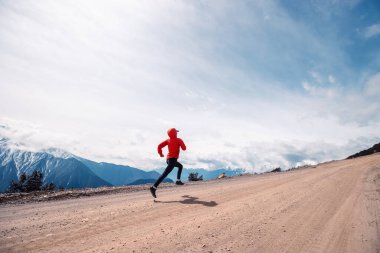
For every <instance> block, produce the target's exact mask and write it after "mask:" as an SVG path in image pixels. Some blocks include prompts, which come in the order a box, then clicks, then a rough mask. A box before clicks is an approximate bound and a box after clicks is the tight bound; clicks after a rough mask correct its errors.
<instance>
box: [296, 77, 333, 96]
mask: <svg viewBox="0 0 380 253" xmlns="http://www.w3.org/2000/svg"><path fill="white" fill-rule="evenodd" d="M302 86H303V88H304V89H305V90H306V91H307V92H309V93H310V94H311V95H314V96H323V97H327V98H333V97H335V96H336V94H337V91H336V90H335V89H334V88H325V87H321V86H317V85H313V84H311V83H309V82H306V81H304V82H302Z"/></svg>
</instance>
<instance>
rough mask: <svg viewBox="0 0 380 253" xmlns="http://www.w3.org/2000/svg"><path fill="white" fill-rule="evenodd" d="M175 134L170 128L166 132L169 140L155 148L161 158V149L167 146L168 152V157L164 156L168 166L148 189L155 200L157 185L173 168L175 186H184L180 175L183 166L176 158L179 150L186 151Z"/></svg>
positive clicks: (181, 141)
mask: <svg viewBox="0 0 380 253" xmlns="http://www.w3.org/2000/svg"><path fill="white" fill-rule="evenodd" d="M177 132H179V131H178V130H177V129H175V128H170V129H169V130H168V135H169V139H167V140H165V141H163V142H161V143H160V144H159V145H158V147H157V151H158V154H159V155H160V156H161V157H164V154H163V153H162V148H164V147H165V146H168V149H169V152H168V155H167V156H166V163H167V164H168V166H167V167H166V169H165V171H164V172H163V173H162V175H161V176H160V177H159V178H158V179H157V181H156V183H154V185H153V186H152V187H150V193H152V196H153V197H154V198H157V196H156V190H157V187H158V185H159V184H160V183H161V182H162V180H164V179H165V178H166V177H167V176H168V175H169V173H170V172H172V170H173V169H174V167H177V168H178V172H177V181H176V182H175V183H176V185H183V184H184V183H182V182H181V173H182V168H183V166H182V164H180V163H179V162H178V157H179V152H180V148H181V149H182V150H186V146H185V143H184V142H183V140H181V139H180V138H177Z"/></svg>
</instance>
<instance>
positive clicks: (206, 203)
mask: <svg viewBox="0 0 380 253" xmlns="http://www.w3.org/2000/svg"><path fill="white" fill-rule="evenodd" d="M182 198H184V199H183V200H170V201H162V200H154V202H157V203H181V204H186V205H192V204H198V205H204V206H208V207H214V206H216V205H218V204H217V203H216V202H215V201H203V200H198V199H199V198H198V197H192V196H189V195H184V196H182Z"/></svg>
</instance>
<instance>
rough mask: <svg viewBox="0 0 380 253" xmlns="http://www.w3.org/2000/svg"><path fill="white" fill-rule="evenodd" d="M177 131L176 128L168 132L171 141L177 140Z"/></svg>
mask: <svg viewBox="0 0 380 253" xmlns="http://www.w3.org/2000/svg"><path fill="white" fill-rule="evenodd" d="M177 132H178V131H177V130H176V129H175V128H170V129H169V130H168V135H169V137H170V139H174V138H177Z"/></svg>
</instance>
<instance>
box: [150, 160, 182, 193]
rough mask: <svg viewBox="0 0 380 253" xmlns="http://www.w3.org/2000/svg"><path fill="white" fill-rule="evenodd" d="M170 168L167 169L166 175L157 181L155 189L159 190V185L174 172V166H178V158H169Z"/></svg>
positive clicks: (163, 174)
mask: <svg viewBox="0 0 380 253" xmlns="http://www.w3.org/2000/svg"><path fill="white" fill-rule="evenodd" d="M166 162H167V164H168V166H167V167H166V169H165V171H164V173H162V175H161V176H160V177H159V178H158V179H157V181H156V183H154V185H153V186H154V187H155V188H157V187H158V185H159V184H161V182H162V181H163V180H164V179H165V178H166V177H167V176H168V175H169V173H170V172H172V170H173V168H174V166H175V165H176V162H177V159H176V158H169V159H168V160H167V161H166Z"/></svg>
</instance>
